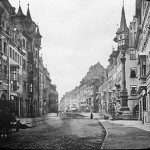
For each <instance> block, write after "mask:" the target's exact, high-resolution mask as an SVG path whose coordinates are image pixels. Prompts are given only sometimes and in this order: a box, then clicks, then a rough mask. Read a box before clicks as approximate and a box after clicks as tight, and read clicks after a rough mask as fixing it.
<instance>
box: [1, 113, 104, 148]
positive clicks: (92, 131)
mask: <svg viewBox="0 0 150 150" xmlns="http://www.w3.org/2000/svg"><path fill="white" fill-rule="evenodd" d="M104 136H105V132H104V129H103V128H102V127H101V125H100V124H99V122H98V121H97V120H96V119H89V118H87V117H85V118H84V117H81V116H78V117H77V116H71V115H69V116H67V117H57V116H55V117H54V116H53V117H50V118H49V119H48V120H47V121H46V123H45V124H42V125H39V126H37V127H34V128H31V129H24V130H23V129H22V130H20V131H19V132H15V133H13V134H11V135H10V138H9V140H8V141H7V142H3V143H2V142H1V144H0V148H9V149H10V148H12V149H53V150H54V149H65V150H66V149H69V150H70V149H77V150H78V149H86V150H87V149H88V150H90V149H92V150H93V149H100V148H101V145H102V141H103V138H104Z"/></svg>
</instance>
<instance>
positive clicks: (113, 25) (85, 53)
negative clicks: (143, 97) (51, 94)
mask: <svg viewBox="0 0 150 150" xmlns="http://www.w3.org/2000/svg"><path fill="white" fill-rule="evenodd" d="M9 2H10V3H11V5H12V6H13V7H16V11H18V7H19V0H9ZM28 3H29V4H30V13H31V17H32V19H33V20H34V22H35V23H37V22H38V25H39V29H40V33H41V35H42V36H43V37H42V45H41V47H42V50H41V52H40V54H42V55H43V60H44V65H45V66H46V64H47V69H48V71H49V73H50V77H51V80H52V83H53V84H56V86H57V91H58V93H59V100H60V99H61V97H62V96H63V94H64V93H65V92H68V91H70V90H73V89H74V88H75V86H79V84H80V81H81V80H82V78H83V77H84V76H85V75H86V73H87V72H88V70H89V67H90V66H91V65H94V64H96V63H97V62H98V61H99V62H100V63H101V65H103V66H104V67H105V68H106V67H107V65H108V58H109V55H110V54H111V52H112V45H114V46H116V44H115V43H114V42H113V38H114V37H115V33H116V31H117V24H118V25H120V20H121V9H122V4H123V1H122V0H43V1H41V0H20V5H21V7H22V10H23V13H24V14H25V15H26V12H27V4H28ZM124 8H125V15H126V20H127V25H129V23H130V21H132V19H133V16H134V15H135V0H125V2H124Z"/></svg>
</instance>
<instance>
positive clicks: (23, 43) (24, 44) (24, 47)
mask: <svg viewBox="0 0 150 150" xmlns="http://www.w3.org/2000/svg"><path fill="white" fill-rule="evenodd" d="M23 48H25V39H23Z"/></svg>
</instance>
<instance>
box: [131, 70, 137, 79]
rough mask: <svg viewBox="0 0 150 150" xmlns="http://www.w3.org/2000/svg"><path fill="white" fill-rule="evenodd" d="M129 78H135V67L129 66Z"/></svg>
mask: <svg viewBox="0 0 150 150" xmlns="http://www.w3.org/2000/svg"><path fill="white" fill-rule="evenodd" d="M130 78H136V68H130Z"/></svg>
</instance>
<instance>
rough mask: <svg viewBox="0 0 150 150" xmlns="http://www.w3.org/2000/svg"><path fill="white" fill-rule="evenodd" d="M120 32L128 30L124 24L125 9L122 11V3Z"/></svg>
mask: <svg viewBox="0 0 150 150" xmlns="http://www.w3.org/2000/svg"><path fill="white" fill-rule="evenodd" d="M119 31H120V32H124V31H128V27H127V24H126V17H125V11H124V5H123V6H122V13H121V22H120V29H119Z"/></svg>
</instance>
